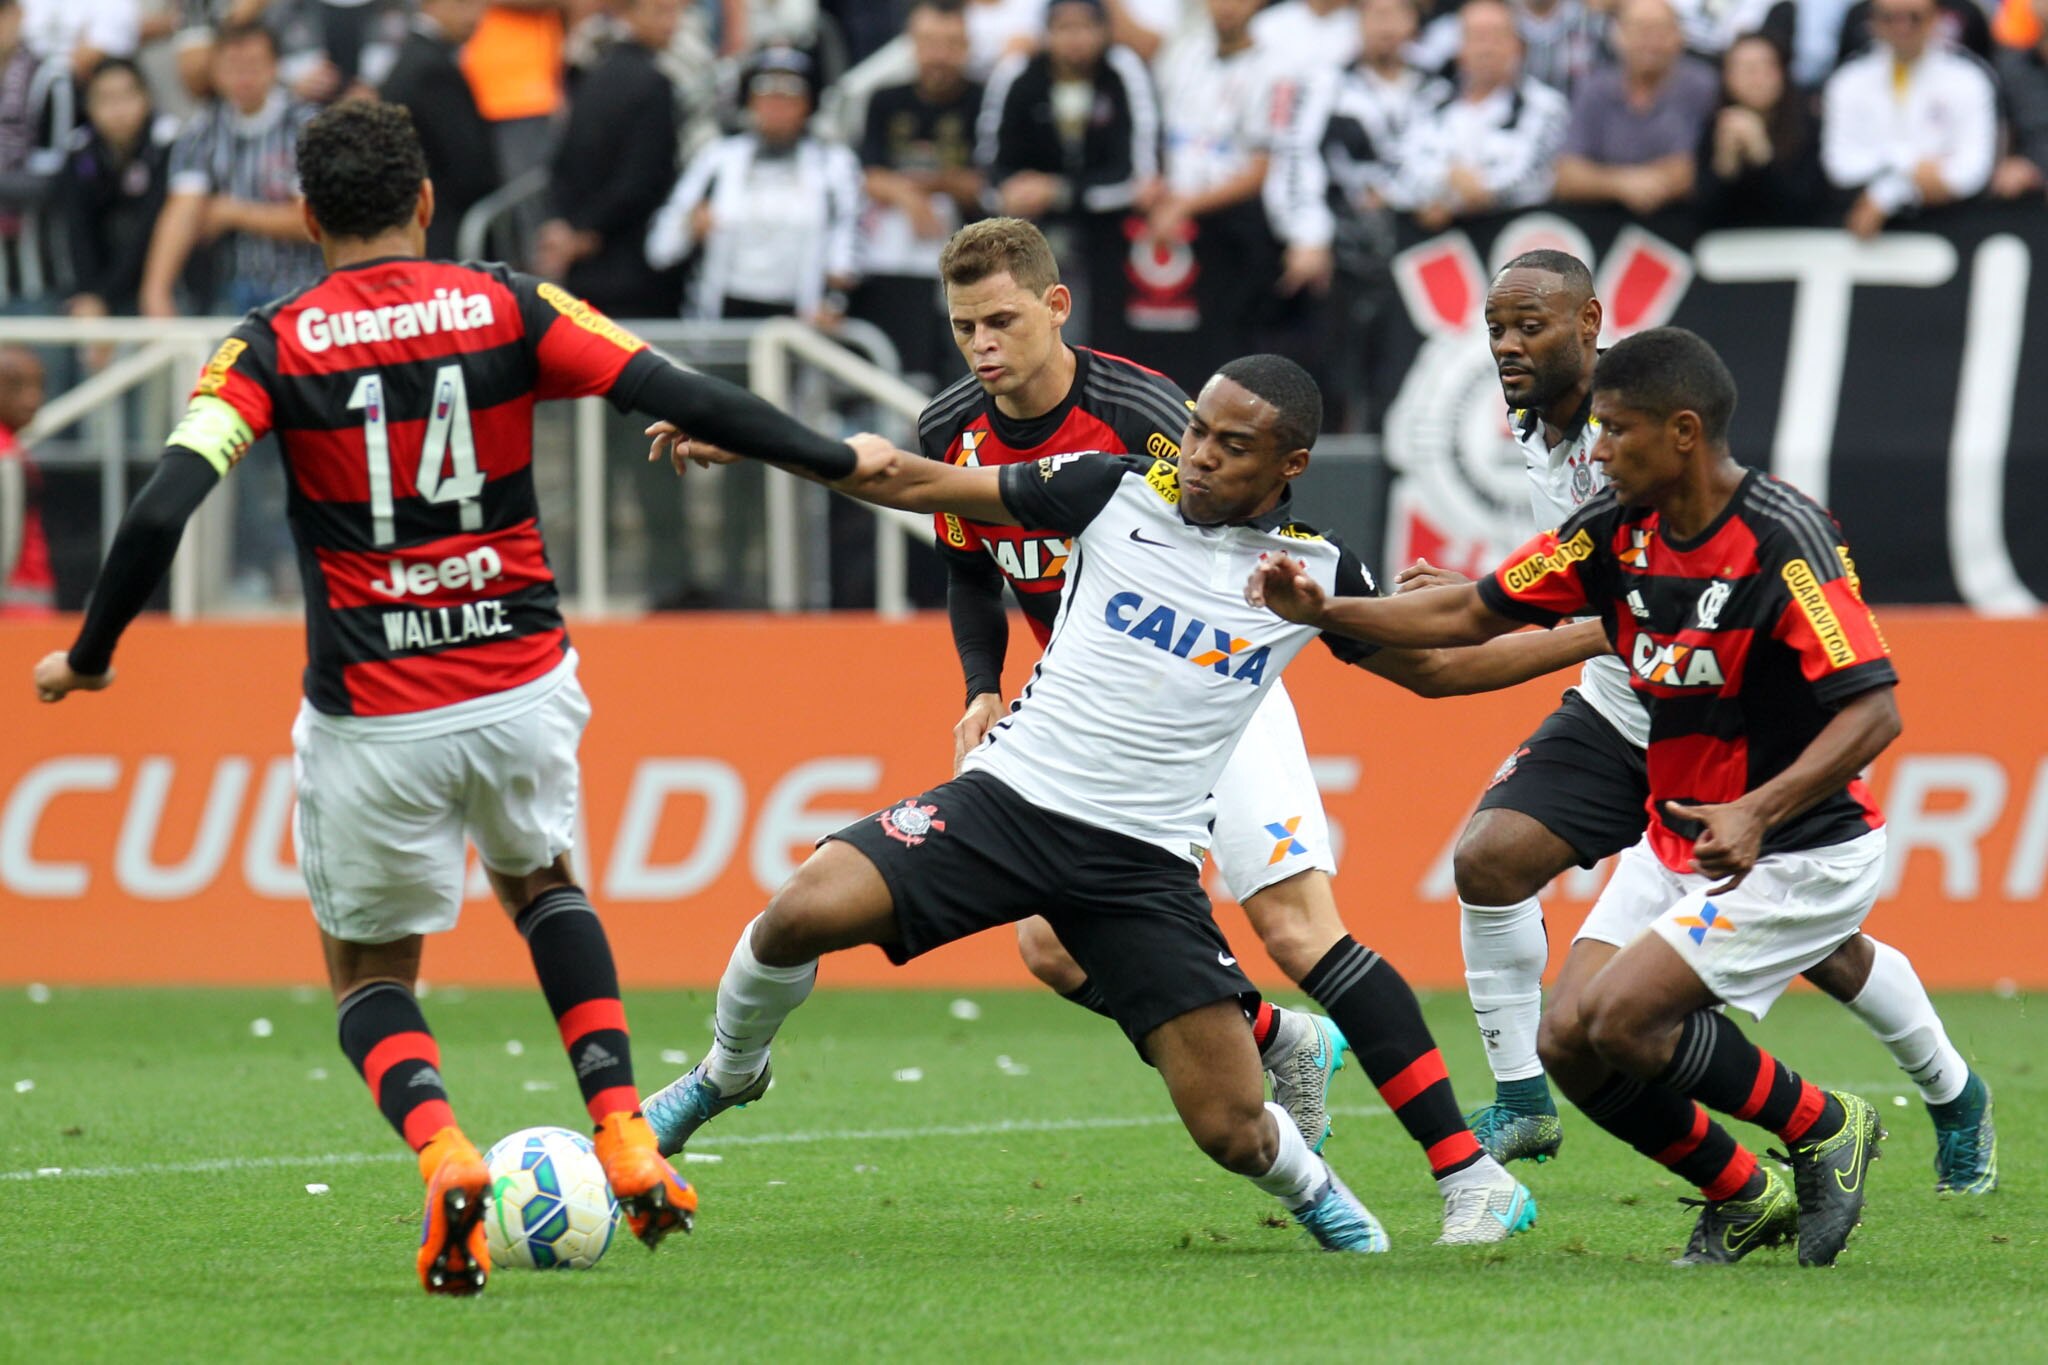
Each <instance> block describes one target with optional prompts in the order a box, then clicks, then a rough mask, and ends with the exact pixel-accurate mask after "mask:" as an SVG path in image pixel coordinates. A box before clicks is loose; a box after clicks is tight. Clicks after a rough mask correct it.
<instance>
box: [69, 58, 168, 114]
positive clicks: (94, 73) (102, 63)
mask: <svg viewBox="0 0 2048 1365" xmlns="http://www.w3.org/2000/svg"><path fill="white" fill-rule="evenodd" d="M116 71H125V72H127V73H128V74H129V75H130V76H133V77H134V78H135V83H136V84H137V85H139V86H141V87H142V94H143V98H145V99H147V100H149V101H150V102H151V103H152V104H154V103H155V102H156V95H155V92H154V91H152V90H151V89H150V88H149V77H147V76H145V75H143V74H142V68H141V67H140V66H137V65H136V63H135V59H134V58H133V57H102V58H100V59H99V60H98V61H96V62H94V63H93V64H92V70H91V71H89V72H87V73H86V77H85V83H84V84H83V85H81V86H80V87H79V89H81V90H90V89H92V85H93V82H94V81H97V80H98V79H99V78H100V77H102V76H107V75H111V74H113V73H114V72H116Z"/></svg>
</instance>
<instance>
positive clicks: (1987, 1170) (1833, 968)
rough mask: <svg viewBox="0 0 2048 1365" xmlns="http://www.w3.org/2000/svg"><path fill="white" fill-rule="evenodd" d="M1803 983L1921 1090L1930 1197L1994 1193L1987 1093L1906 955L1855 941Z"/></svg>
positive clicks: (1994, 1151)
mask: <svg viewBox="0 0 2048 1365" xmlns="http://www.w3.org/2000/svg"><path fill="white" fill-rule="evenodd" d="M1806 979H1807V980H1809V981H1811V982H1812V983H1813V984H1814V985H1816V986H1818V987H1820V988H1821V989H1822V990H1824V991H1826V992H1827V993H1828V994H1829V995H1831V996H1833V997H1834V998H1835V999H1837V1000H1839V1001H1841V1002H1842V1003H1843V1004H1844V1005H1847V1006H1848V1007H1849V1012H1850V1013H1851V1014H1854V1015H1855V1016H1856V1017H1857V1018H1858V1019H1861V1020H1862V1021H1863V1022H1864V1023H1865V1024H1866V1025H1868V1026H1869V1028H1870V1031H1871V1032H1872V1033H1873V1034H1875V1035H1877V1040H1878V1041H1879V1042H1881V1043H1883V1044H1884V1045H1885V1049H1886V1050H1887V1051H1888V1052H1890V1053H1891V1054H1892V1060H1893V1061H1895V1062H1897V1063H1898V1066H1899V1070H1901V1071H1903V1072H1905V1073H1906V1076H1907V1078H1908V1079H1910V1080H1911V1081H1912V1082H1913V1085H1914V1087H1915V1088H1916V1089H1918V1090H1919V1092H1920V1100H1921V1102H1922V1103H1923V1104H1924V1105H1925V1106H1926V1108H1927V1116H1928V1117H1929V1118H1930V1119H1932V1120H1933V1121H1934V1188H1935V1192H1936V1193H1938V1194H1989V1193H1991V1191H1993V1190H1995V1189H1997V1188H1998V1130H1997V1128H1996V1127H1995V1126H1994V1125H1993V1123H1992V1118H1991V1087H1990V1086H1988V1085H1986V1084H1985V1083H1984V1078H1983V1077H1981V1076H1979V1075H1978V1074H1977V1072H1976V1070H1975V1069H1974V1068H1972V1067H1971V1066H1970V1064H1969V1063H1968V1062H1967V1061H1965V1060H1963V1055H1962V1053H1961V1052H1959V1051H1957V1049H1956V1046H1955V1044H1953V1043H1951V1042H1950V1041H1949V1038H1948V1030H1947V1029H1946V1028H1944V1027H1943V1026H1942V1022H1941V1015H1940V1014H1938V1013H1936V1012H1935V1008H1934V1002H1933V1001H1932V1000H1930V999H1928V998H1927V987H1925V986H1923V985H1922V984H1921V983H1920V978H1919V976H1918V975H1917V974H1916V973H1915V972H1914V971H1913V964H1912V963H1911V962H1908V961H1907V960H1906V955H1905V954H1904V953H1902V952H1900V951H1899V950H1898V949H1896V948H1894V947H1892V946H1891V945H1890V944H1887V943H1880V942H1878V941H1877V940H1876V939H1873V938H1871V937H1870V936H1869V935H1868V934H1858V935H1856V936H1855V937H1854V938H1852V939H1850V940H1849V941H1848V942H1847V943H1844V944H1843V945H1842V946H1841V947H1839V948H1837V949H1835V951H1834V952H1833V953H1831V954H1829V955H1828V956H1827V957H1826V958H1824V959H1823V960H1822V961H1820V962H1819V963H1817V964H1815V965H1814V966H1813V967H1811V968H1809V969H1808V970H1807V972H1806Z"/></svg>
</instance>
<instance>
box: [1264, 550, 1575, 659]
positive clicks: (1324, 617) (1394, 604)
mask: <svg viewBox="0 0 2048 1365" xmlns="http://www.w3.org/2000/svg"><path fill="white" fill-rule="evenodd" d="M1244 600H1245V601H1247V602H1249V603H1251V605H1253V606H1255V607H1265V608H1267V609H1268V610H1270V611H1271V612H1273V614H1274V615H1276V616H1281V617H1284V618H1286V619H1287V620H1289V621H1294V622H1297V623H1299V624H1301V625H1305V626H1314V627H1315V628H1316V629H1318V630H1326V631H1329V632H1331V633H1333V634H1336V635H1348V636H1350V637H1351V638H1352V639H1354V640H1364V641H1365V642H1366V643H1368V644H1375V645H1382V646H1391V647H1395V648H1408V649H1444V648H1452V647H1455V646H1458V645H1478V644H1484V643H1486V642H1487V641H1488V640H1491V639H1492V638H1493V637H1494V636H1496V635H1505V634H1507V633H1508V632H1509V631H1512V630H1520V629H1521V628H1522V626H1523V625H1524V624H1525V623H1524V622H1521V621H1516V620H1514V619H1512V618H1510V617H1506V616H1502V615H1500V614H1498V613H1497V612H1494V611H1492V610H1491V609H1489V608H1488V607H1487V606H1486V604H1485V603H1484V602H1482V601H1480V599H1479V589H1478V587H1477V586H1476V585H1475V584H1471V583H1466V584H1462V585H1459V586H1456V587H1444V588H1437V589H1434V590H1432V591H1429V592H1414V593H1405V594H1402V595H1400V596H1398V597H1330V596H1328V595H1327V594H1325V593H1324V592H1323V589H1322V587H1321V585H1320V584H1318V583H1317V582H1316V581H1315V579H1314V577H1312V576H1311V575H1310V574H1309V572H1308V569H1307V567H1306V566H1305V565H1304V564H1302V562H1301V561H1300V560H1298V559H1296V558H1294V556H1292V555H1289V554H1284V553H1283V554H1262V555H1260V556H1259V562H1258V564H1257V565H1255V566H1254V567H1253V569H1252V573H1251V578H1250V579H1249V580H1248V581H1247V582H1246V583H1245V587H1244ZM1546 671H1548V670H1546Z"/></svg>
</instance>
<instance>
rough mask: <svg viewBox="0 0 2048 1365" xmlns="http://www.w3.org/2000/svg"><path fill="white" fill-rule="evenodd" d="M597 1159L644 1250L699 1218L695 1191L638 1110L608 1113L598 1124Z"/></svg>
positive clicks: (653, 1246)
mask: <svg viewBox="0 0 2048 1365" xmlns="http://www.w3.org/2000/svg"><path fill="white" fill-rule="evenodd" d="M597 1159H598V1160H599V1161H601V1162H603V1163H604V1173H605V1178H606V1179H607V1180H609V1181H611V1185H612V1194H613V1195H614V1196H615V1197H616V1198H617V1199H618V1201H619V1209H620V1211H621V1212H622V1213H624V1214H625V1217H626V1226H628V1227H630V1228H632V1229H633V1235H634V1236H635V1237H638V1238H639V1239H640V1240H641V1241H643V1242H645V1243H646V1244H647V1247H648V1250H650V1251H651V1250H653V1249H654V1248H655V1247H657V1246H660V1245H661V1239H662V1238H664V1237H666V1236H668V1235H669V1234H670V1233H671V1232H674V1231H675V1230H676V1229H678V1228H681V1229H682V1230H683V1231H684V1232H688V1231H689V1230H690V1228H691V1226H692V1225H693V1224H694V1223H695V1222H696V1220H697V1192H696V1191H695V1190H693V1189H691V1188H690V1182H689V1181H687V1180H685V1179H683V1178H682V1177H681V1176H679V1175H677V1174H676V1172H675V1167H673V1166H671V1165H669V1164H668V1161H667V1159H666V1158H664V1157H663V1156H662V1154H661V1150H660V1148H658V1147H657V1146H656V1145H655V1140H654V1130H653V1129H652V1128H650V1127H648V1126H647V1120H646V1119H644V1118H642V1117H641V1116H640V1115H638V1114H624V1113H620V1114H607V1115H605V1117H604V1120H603V1121H602V1122H601V1123H599V1124H598V1125H597Z"/></svg>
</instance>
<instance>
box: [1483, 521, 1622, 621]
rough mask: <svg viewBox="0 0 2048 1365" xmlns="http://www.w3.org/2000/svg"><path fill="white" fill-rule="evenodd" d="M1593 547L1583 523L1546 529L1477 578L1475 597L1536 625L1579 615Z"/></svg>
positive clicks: (1587, 598) (1583, 610) (1584, 606)
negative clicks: (1477, 590)
mask: <svg viewBox="0 0 2048 1365" xmlns="http://www.w3.org/2000/svg"><path fill="white" fill-rule="evenodd" d="M1567 533H1569V534H1567ZM1597 548H1598V547H1597V546H1596V544H1595V542H1594V537H1593V532H1592V530H1591V528H1589V527H1586V526H1579V527H1578V528H1577V529H1576V530H1574V529H1573V528H1572V527H1571V526H1569V525H1567V526H1565V527H1564V528H1563V529H1562V530H1557V531H1545V532H1544V533H1543V534H1542V535H1540V536H1537V537H1536V538H1535V539H1534V540H1531V541H1530V542H1529V543H1528V544H1526V545H1524V546H1522V548H1521V549H1519V550H1517V551H1515V552H1514V553H1513V554H1511V555H1509V556H1508V557H1507V558H1506V559H1505V560H1503V561H1502V562H1501V566H1500V567H1499V568H1498V569H1495V570H1494V571H1493V572H1492V573H1491V574H1488V575H1487V576H1486V577H1485V578H1482V579H1480V580H1479V600H1480V601H1482V602H1484V603H1485V604H1486V606H1487V609H1488V610H1490V611H1493V612H1497V613H1499V614H1500V615H1502V616H1507V617H1511V618H1513V619H1514V620H1517V621H1529V622H1533V623H1534V624H1536V625H1539V626H1552V625H1556V624H1557V623H1558V622H1559V621H1562V620H1564V619H1565V618H1566V617H1568V616H1581V615H1584V614H1586V612H1587V608H1588V604H1589V603H1590V602H1591V601H1592V600H1593V598H1592V593H1591V591H1590V588H1589V585H1588V582H1587V574H1586V564H1587V561H1588V560H1590V559H1591V558H1592V557H1593V555H1594V554H1595V553H1596V552H1597Z"/></svg>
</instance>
